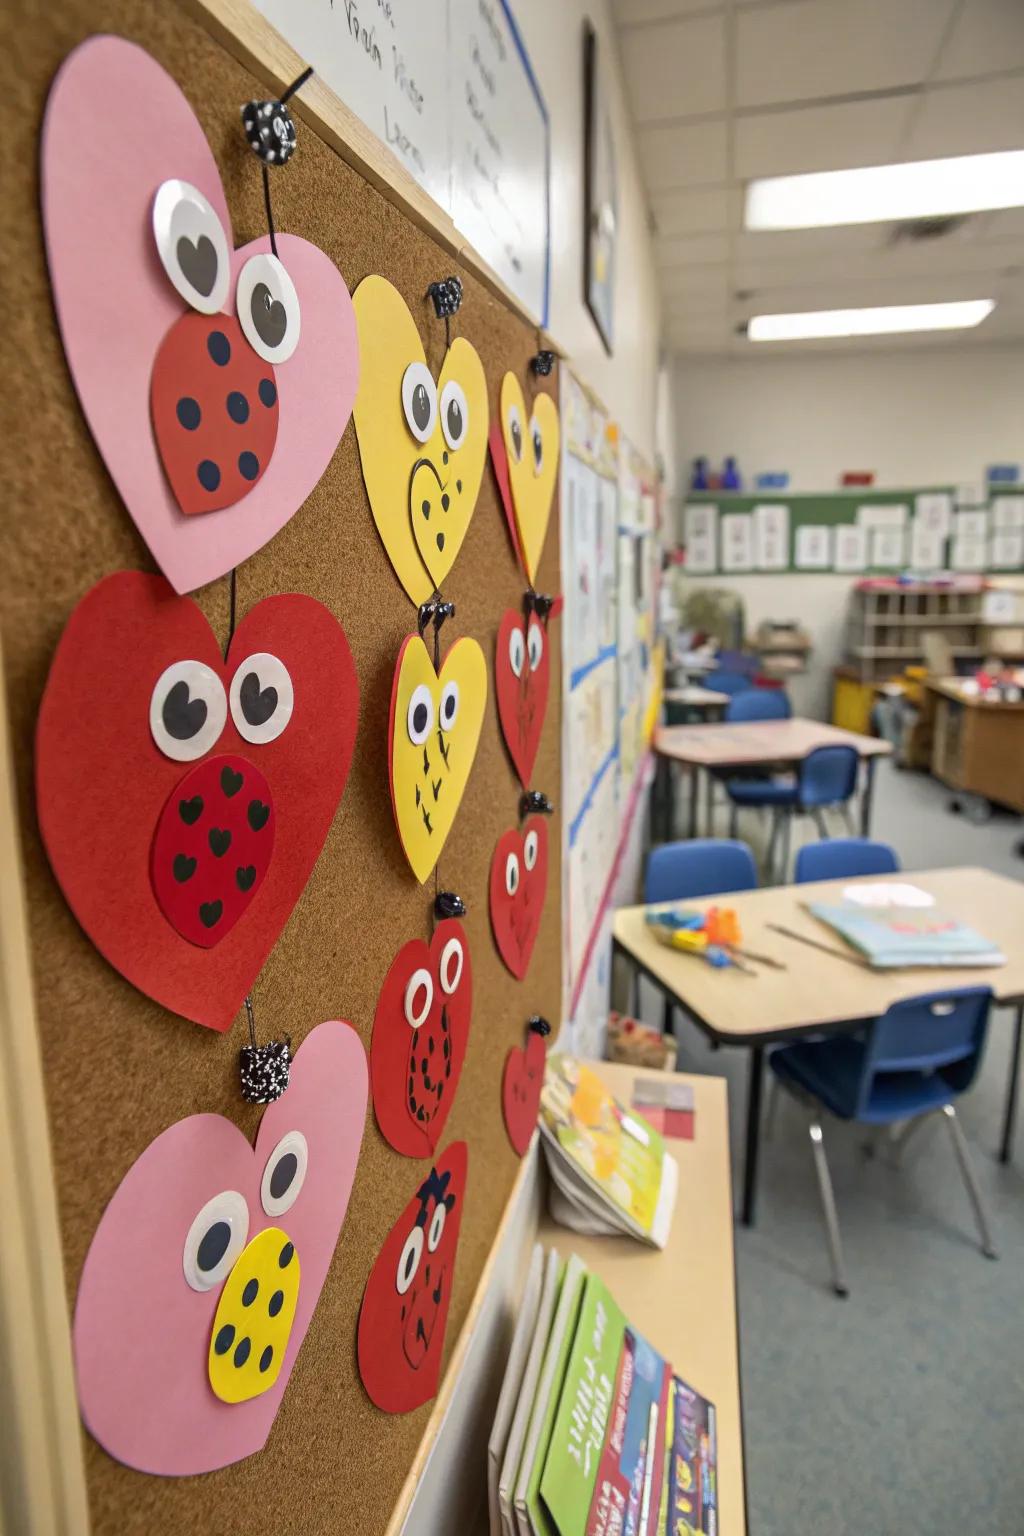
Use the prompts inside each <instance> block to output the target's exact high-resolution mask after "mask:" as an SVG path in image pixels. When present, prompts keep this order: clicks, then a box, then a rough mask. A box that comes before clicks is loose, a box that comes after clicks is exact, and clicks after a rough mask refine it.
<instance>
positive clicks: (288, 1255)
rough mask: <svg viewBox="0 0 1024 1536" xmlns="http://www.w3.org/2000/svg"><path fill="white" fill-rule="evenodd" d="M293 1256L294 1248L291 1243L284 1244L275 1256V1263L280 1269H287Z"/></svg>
mask: <svg viewBox="0 0 1024 1536" xmlns="http://www.w3.org/2000/svg"><path fill="white" fill-rule="evenodd" d="M294 1256H295V1246H294V1244H293V1243H285V1245H284V1247H283V1248H282V1249H281V1252H280V1253H279V1254H278V1256H277V1262H278V1264H279V1265H280V1266H281V1268H282V1269H287V1268H288V1265H289V1264H290V1263H291V1261H292V1259H293V1257H294Z"/></svg>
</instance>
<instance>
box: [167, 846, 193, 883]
mask: <svg viewBox="0 0 1024 1536" xmlns="http://www.w3.org/2000/svg"><path fill="white" fill-rule="evenodd" d="M171 869H172V872H173V874H174V878H175V880H177V882H178V884H179V885H184V884H185V881H186V880H191V879H192V876H193V875H194V874H195V872H196V861H195V859H190V858H187V857H186V856H185V854H183V853H176V854H175V855H174V863H173V864H172V866H171Z"/></svg>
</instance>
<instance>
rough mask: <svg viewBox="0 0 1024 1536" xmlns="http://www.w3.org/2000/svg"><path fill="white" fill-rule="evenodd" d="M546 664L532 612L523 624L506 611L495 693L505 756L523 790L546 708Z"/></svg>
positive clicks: (543, 638) (543, 637) (541, 632)
mask: <svg viewBox="0 0 1024 1536" xmlns="http://www.w3.org/2000/svg"><path fill="white" fill-rule="evenodd" d="M549 681H550V664H549V658H548V637H547V631H546V629H545V627H544V625H543V623H542V622H541V620H540V619H539V618H538V617H537V615H536V614H535V613H531V614H530V617H529V619H528V620H524V619H523V618H522V616H521V615H520V614H518V613H516V611H515V610H514V609H513V608H509V609H506V611H505V613H503V614H502V618H501V623H500V625H499V626H498V640H497V646H496V649H495V653H494V692H495V697H496V698H497V701H498V719H499V720H500V722H501V734H502V736H504V738H505V745H506V746H507V747H508V751H509V756H510V757H511V759H512V763H513V766H514V768H515V770H516V773H517V774H518V775H519V779H520V782H521V783H522V785H523V788H524V789H525V788H527V787H528V785H529V783H530V779H531V777H532V775H533V768H534V764H535V762H536V761H537V749H538V747H539V746H540V737H541V731H542V729H543V727H544V715H545V713H546V711H547V704H548V685H549Z"/></svg>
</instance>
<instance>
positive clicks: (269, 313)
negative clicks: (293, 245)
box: [235, 256, 302, 363]
mask: <svg viewBox="0 0 1024 1536" xmlns="http://www.w3.org/2000/svg"><path fill="white" fill-rule="evenodd" d="M235 306H236V308H237V310H238V320H239V323H240V325H241V327H242V330H243V331H244V332H245V339H246V341H248V343H249V345H250V347H252V349H253V351H254V352H255V353H257V354H258V356H260V357H262V358H263V360H264V362H267V363H286V362H287V361H288V359H289V358H290V357H291V355H292V353H293V352H294V351H295V348H296V347H297V346H298V344H299V333H300V331H301V329H302V316H301V314H300V312H299V296H298V294H297V293H296V292H295V284H294V283H293V282H292V280H291V278H290V277H289V276H288V270H287V268H286V267H285V266H284V264H283V263H282V262H280V261H279V260H278V259H277V257H276V256H250V257H249V260H248V261H247V262H246V264H245V266H244V267H243V268H242V270H241V272H240V273H239V274H238V287H237V289H236V290H235Z"/></svg>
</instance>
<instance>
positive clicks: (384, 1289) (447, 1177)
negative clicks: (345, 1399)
mask: <svg viewBox="0 0 1024 1536" xmlns="http://www.w3.org/2000/svg"><path fill="white" fill-rule="evenodd" d="M467 1160H468V1149H467V1146H466V1143H465V1142H464V1141H453V1142H452V1144H451V1146H450V1147H448V1148H447V1150H446V1151H445V1153H444V1155H443V1156H442V1157H440V1158H438V1160H437V1162H436V1163H435V1165H434V1167H432V1168H431V1170H430V1172H429V1174H428V1175H427V1177H426V1178H425V1179H424V1180H423V1182H422V1184H420V1186H419V1188H418V1189H417V1191H416V1193H415V1194H414V1195H413V1197H412V1199H411V1200H410V1201H409V1204H408V1205H407V1206H406V1208H405V1210H404V1211H403V1212H402V1214H401V1216H400V1217H399V1218H398V1220H397V1221H396V1222H395V1225H394V1226H393V1227H392V1229H391V1231H390V1233H389V1234H388V1237H387V1240H386V1241H385V1243H384V1246H383V1248H382V1249H381V1251H380V1253H379V1254H378V1255H377V1259H376V1262H375V1263H374V1266H373V1268H372V1270H371V1271H370V1278H369V1279H368V1280H367V1282H366V1290H365V1291H364V1293H363V1304H362V1307H361V1308H360V1311H359V1328H358V1332H357V1335H356V1353H357V1356H358V1360H359V1375H360V1376H361V1378H362V1382H363V1386H364V1387H365V1388H366V1391H367V1393H368V1394H369V1396H370V1398H371V1399H372V1401H373V1402H374V1403H376V1405H377V1407H378V1408H382V1409H383V1410H384V1412H385V1413H409V1412H410V1411H411V1410H412V1409H413V1408H418V1407H419V1406H420V1404H421V1403H426V1402H429V1401H430V1399H431V1398H432V1397H433V1396H434V1394H435V1393H436V1391H437V1384H438V1382H439V1380H440V1378H441V1356H442V1354H443V1352H444V1332H445V1325H446V1324H447V1321H448V1306H449V1303H450V1302H451V1298H452V1282H453V1279H454V1274H455V1259H456V1253H457V1250H458V1246H459V1225H460V1223H461V1221H462V1206H463V1202H464V1200H465V1194H466V1165H467Z"/></svg>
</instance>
